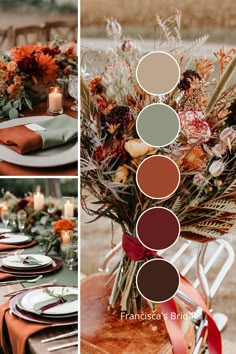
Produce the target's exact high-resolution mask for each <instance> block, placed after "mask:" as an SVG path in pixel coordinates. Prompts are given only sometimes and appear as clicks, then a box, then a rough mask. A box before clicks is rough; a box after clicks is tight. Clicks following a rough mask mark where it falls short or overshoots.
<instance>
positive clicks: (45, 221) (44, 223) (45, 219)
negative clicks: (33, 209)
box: [40, 215, 49, 225]
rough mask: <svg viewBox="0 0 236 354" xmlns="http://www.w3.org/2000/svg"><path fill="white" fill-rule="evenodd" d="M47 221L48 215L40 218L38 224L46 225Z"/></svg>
mask: <svg viewBox="0 0 236 354" xmlns="http://www.w3.org/2000/svg"><path fill="white" fill-rule="evenodd" d="M48 219H49V216H48V215H44V216H42V217H41V219H40V224H41V225H46V224H47V222H48Z"/></svg>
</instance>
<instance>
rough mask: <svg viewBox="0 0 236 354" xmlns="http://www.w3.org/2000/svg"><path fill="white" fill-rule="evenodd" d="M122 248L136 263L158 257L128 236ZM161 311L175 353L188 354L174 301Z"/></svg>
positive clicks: (123, 239)
mask: <svg viewBox="0 0 236 354" xmlns="http://www.w3.org/2000/svg"><path fill="white" fill-rule="evenodd" d="M122 246H123V249H124V251H125V253H126V254H127V256H128V257H129V258H131V259H132V260H134V261H141V260H142V259H143V260H144V261H145V262H146V261H147V260H148V259H149V257H151V258H152V257H155V258H157V257H158V255H157V253H156V252H155V251H152V250H149V249H148V248H146V247H144V246H143V245H142V244H141V242H140V241H139V240H138V239H137V238H135V237H133V236H129V235H127V234H124V235H123V238H122ZM161 309H162V312H163V313H165V314H166V315H167V316H164V321H165V325H166V328H167V332H168V334H169V337H170V341H171V344H172V347H173V353H174V354H187V348H186V343H185V339H184V335H183V333H182V332H181V328H180V324H179V321H178V319H177V317H178V316H177V308H176V305H175V302H174V300H173V299H171V300H168V301H165V302H163V303H161ZM173 313H174V314H175V315H176V316H174V317H175V318H176V320H173V319H172V317H173V316H171V314H173Z"/></svg>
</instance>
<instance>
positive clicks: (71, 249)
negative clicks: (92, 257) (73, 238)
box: [64, 243, 78, 270]
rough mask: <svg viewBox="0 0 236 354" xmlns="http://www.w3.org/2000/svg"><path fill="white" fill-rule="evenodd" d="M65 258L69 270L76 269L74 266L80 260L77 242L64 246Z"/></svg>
mask: <svg viewBox="0 0 236 354" xmlns="http://www.w3.org/2000/svg"><path fill="white" fill-rule="evenodd" d="M64 257H65V258H64V259H65V262H66V264H67V267H68V269H69V270H74V266H75V264H76V263H77V260H78V245H77V243H70V244H69V245H66V246H65V248H64Z"/></svg>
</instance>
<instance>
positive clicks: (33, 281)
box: [0, 274, 43, 286]
mask: <svg viewBox="0 0 236 354" xmlns="http://www.w3.org/2000/svg"><path fill="white" fill-rule="evenodd" d="M42 277H43V275H42V274H41V275H39V276H38V277H37V278H34V279H20V280H19V279H18V280H9V281H2V282H0V286H3V285H13V284H14V285H15V284H21V283H35V282H36V281H38V280H39V279H41V278H42Z"/></svg>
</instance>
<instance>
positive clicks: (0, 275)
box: [0, 273, 16, 284]
mask: <svg viewBox="0 0 236 354" xmlns="http://www.w3.org/2000/svg"><path fill="white" fill-rule="evenodd" d="M15 277H16V275H14V274H10V273H0V284H1V280H5V279H8V278H15Z"/></svg>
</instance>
